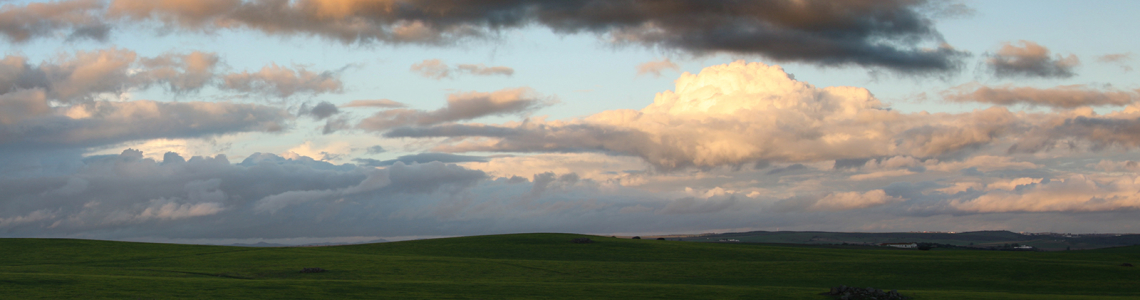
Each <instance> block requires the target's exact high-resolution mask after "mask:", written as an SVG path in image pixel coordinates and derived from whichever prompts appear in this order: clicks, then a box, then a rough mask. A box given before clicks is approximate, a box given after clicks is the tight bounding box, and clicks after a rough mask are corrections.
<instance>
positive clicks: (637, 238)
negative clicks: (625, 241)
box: [633, 236, 641, 240]
mask: <svg viewBox="0 0 1140 300" xmlns="http://www.w3.org/2000/svg"><path fill="white" fill-rule="evenodd" d="M633 239H635V240H640V239H641V237H640V236H635V237H633Z"/></svg>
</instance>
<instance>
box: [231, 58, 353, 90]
mask: <svg viewBox="0 0 1140 300" xmlns="http://www.w3.org/2000/svg"><path fill="white" fill-rule="evenodd" d="M339 77H340V74H339V72H334V71H325V72H321V73H316V72H313V71H309V70H307V69H305V68H304V67H297V68H296V70H294V69H290V68H286V67H282V66H278V65H277V64H275V63H274V64H270V65H268V66H265V67H262V68H261V70H259V71H257V72H255V73H250V72H248V71H242V72H241V73H230V74H226V75H225V76H224V77H223V80H224V84H223V85H222V87H224V88H226V89H229V90H234V91H238V92H244V93H263V94H266V95H273V96H278V97H289V96H292V95H293V94H297V93H308V94H321V93H339V92H341V91H343V90H344V84H343V83H342V82H341V81H340V78H339Z"/></svg>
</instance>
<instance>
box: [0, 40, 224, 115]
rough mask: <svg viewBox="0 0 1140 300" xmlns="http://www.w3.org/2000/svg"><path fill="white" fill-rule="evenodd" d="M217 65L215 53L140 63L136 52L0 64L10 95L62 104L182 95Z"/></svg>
mask: <svg viewBox="0 0 1140 300" xmlns="http://www.w3.org/2000/svg"><path fill="white" fill-rule="evenodd" d="M218 60H219V59H218V56H217V55H216V54H214V53H206V52H197V51H195V52H190V53H185V54H183V53H166V54H163V55H160V56H157V57H149V58H148V57H142V58H140V57H138V55H137V54H136V53H135V52H134V51H130V50H126V49H118V48H109V49H101V50H95V51H76V52H75V53H73V54H60V55H57V56H56V58H55V59H54V60H50V61H45V62H41V63H40V64H39V65H32V64H29V63H28V61H27V59H26V58H24V57H22V56H17V55H8V56H6V57H4V59H3V60H0V87H3V88H6V89H7V90H8V91H11V90H18V89H36V88H39V89H43V90H44V91H45V92H46V93H47V94H46V97H48V98H50V99H52V100H58V101H62V102H66V103H75V102H81V101H88V100H91V99H92V98H93V97H94V96H96V95H97V94H100V93H122V92H124V91H126V90H129V89H132V88H146V87H149V86H151V85H155V84H159V85H165V86H166V87H167V88H168V89H169V90H171V91H173V92H176V93H185V92H189V91H196V90H198V89H201V88H202V87H204V86H206V85H207V84H209V83H210V81H211V79H212V78H213V76H214V74H213V71H214V69H215V67H216V65H217V64H218Z"/></svg>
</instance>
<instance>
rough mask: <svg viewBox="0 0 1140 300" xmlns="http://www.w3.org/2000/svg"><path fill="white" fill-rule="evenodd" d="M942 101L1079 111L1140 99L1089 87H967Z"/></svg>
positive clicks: (946, 94) (954, 90) (947, 93)
mask: <svg viewBox="0 0 1140 300" xmlns="http://www.w3.org/2000/svg"><path fill="white" fill-rule="evenodd" d="M942 98H943V99H946V100H949V101H953V102H979V103H990V104H996V105H1016V104H1026V105H1030V106H1048V107H1055V108H1077V107H1081V106H1125V105H1129V104H1132V103H1134V102H1135V101H1136V99H1138V98H1140V96H1138V95H1137V94H1136V93H1134V92H1123V91H1118V90H1111V89H1109V90H1104V89H1097V88H1093V87H1089V86H1086V85H1063V86H1058V87H1054V88H1047V89H1039V88H1034V87H1012V86H1002V87H989V86H981V85H978V84H966V85H960V86H957V87H954V88H951V89H950V90H947V91H944V92H942Z"/></svg>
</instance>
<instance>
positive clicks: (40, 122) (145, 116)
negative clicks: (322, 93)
mask: <svg viewBox="0 0 1140 300" xmlns="http://www.w3.org/2000/svg"><path fill="white" fill-rule="evenodd" d="M9 96H11V97H20V96H30V97H32V98H31V100H29V101H41V102H40V103H42V102H43V101H46V100H44V99H45V98H43V93H42V92H40V91H39V90H33V91H31V92H25V93H9V94H6V95H4V96H0V101H3V102H0V103H5V104H2V105H5V106H7V105H6V103H7V102H8V100H6V98H4V97H9ZM288 118H289V116H288V114H287V113H286V112H285V111H284V110H282V109H279V108H274V107H268V106H261V105H253V104H236V103H225V102H221V103H215V102H157V101H149V100H138V101H128V102H109V101H96V102H94V103H90V104H86V105H76V106H71V107H69V108H67V109H55V110H53V111H52V112H51V113H49V114H41V115H36V116H33V117H25V118H22V119H16V120H15V121H14V122H11V119H9V121H10V122H9V123H0V152H4V151H5V150H31V149H43V148H60V147H63V148H69V147H91V146H98V145H108V144H115V143H121V142H126V141H134V140H146V139H155V138H191V137H204V136H212V135H220V134H226V133H235V132H247V131H278V130H281V128H282V127H283V126H284V123H285V121H286V120H288Z"/></svg>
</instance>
